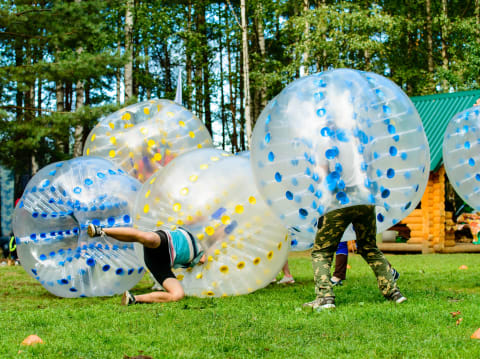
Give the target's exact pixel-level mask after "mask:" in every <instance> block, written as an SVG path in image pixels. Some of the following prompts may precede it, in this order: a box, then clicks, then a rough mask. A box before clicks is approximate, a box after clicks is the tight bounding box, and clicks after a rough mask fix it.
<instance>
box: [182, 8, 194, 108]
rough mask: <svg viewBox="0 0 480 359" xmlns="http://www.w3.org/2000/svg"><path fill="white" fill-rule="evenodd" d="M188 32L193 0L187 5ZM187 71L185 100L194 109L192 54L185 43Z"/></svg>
mask: <svg viewBox="0 0 480 359" xmlns="http://www.w3.org/2000/svg"><path fill="white" fill-rule="evenodd" d="M187 11H188V13H187V33H188V34H189V35H190V34H191V31H192V2H191V1H189V2H188V6H187ZM185 72H186V75H187V91H186V99H185V100H184V102H185V106H186V107H187V108H188V109H189V110H191V109H192V54H191V52H190V50H189V45H188V44H187V43H186V44H185Z"/></svg>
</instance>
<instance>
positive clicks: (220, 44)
mask: <svg viewBox="0 0 480 359" xmlns="http://www.w3.org/2000/svg"><path fill="white" fill-rule="evenodd" d="M225 8H226V7H225ZM225 15H226V14H225ZM226 16H227V15H226ZM218 18H219V19H220V22H221V20H222V18H223V16H222V5H219V14H218ZM222 39H223V33H222V32H221V33H220V34H219V37H218V52H219V53H220V117H221V119H222V150H225V127H226V122H227V121H226V118H225V94H224V89H223V83H224V81H225V80H224V75H223V41H222Z"/></svg>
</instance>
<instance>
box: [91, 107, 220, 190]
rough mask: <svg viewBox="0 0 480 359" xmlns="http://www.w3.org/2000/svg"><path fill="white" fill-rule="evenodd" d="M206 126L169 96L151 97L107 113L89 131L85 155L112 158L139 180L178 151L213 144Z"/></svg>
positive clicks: (145, 177) (160, 166) (182, 151)
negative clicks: (163, 98)
mask: <svg viewBox="0 0 480 359" xmlns="http://www.w3.org/2000/svg"><path fill="white" fill-rule="evenodd" d="M212 146H213V143H212V137H211V136H210V133H209V132H208V130H207V128H206V127H205V125H204V124H203V122H202V121H200V120H199V119H198V118H197V117H196V116H195V115H194V114H193V113H191V112H190V111H188V110H187V109H186V108H185V107H183V106H181V105H179V104H177V103H175V102H173V101H170V100H158V99H157V100H148V101H144V102H140V103H137V104H134V105H131V106H127V107H125V108H123V109H121V110H120V111H117V112H115V113H112V114H111V115H108V116H107V117H105V118H104V119H102V120H101V121H100V122H99V123H98V124H97V125H96V126H95V128H94V129H93V130H92V131H91V132H90V134H89V135H88V137H87V140H86V142H85V146H84V150H83V155H84V156H99V157H103V158H106V159H109V160H111V161H113V162H114V163H115V164H116V165H117V166H120V167H121V168H123V169H124V170H125V171H126V172H128V173H129V174H130V175H132V176H133V177H135V178H137V179H138V180H139V181H140V182H144V181H145V180H146V179H147V178H149V177H150V176H151V175H152V173H154V172H155V171H156V170H157V169H159V168H162V167H164V166H165V165H166V164H167V163H169V162H170V161H171V160H172V159H174V158H175V157H176V156H178V155H179V154H182V153H185V152H188V151H192V150H196V149H199V148H206V147H212Z"/></svg>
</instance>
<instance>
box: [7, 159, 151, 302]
mask: <svg viewBox="0 0 480 359" xmlns="http://www.w3.org/2000/svg"><path fill="white" fill-rule="evenodd" d="M139 189H140V183H139V182H138V181H137V180H135V179H134V178H132V177H130V176H128V175H127V174H126V173H125V172H123V171H121V170H119V169H118V168H115V167H114V165H113V164H112V163H111V162H110V161H108V160H104V159H101V158H96V157H88V158H86V157H79V158H76V159H73V160H70V161H66V162H60V163H54V164H51V165H48V166H46V167H45V168H43V169H41V170H40V171H39V172H38V173H37V174H36V175H35V176H34V177H33V178H32V179H31V181H30V182H29V183H28V185H27V187H26V189H25V191H24V194H23V196H22V198H21V204H22V205H21V206H19V208H18V209H17V211H16V212H15V218H14V233H15V236H16V238H17V249H18V253H19V257H20V260H21V263H22V265H23V266H24V267H25V269H26V270H27V271H28V272H29V273H30V274H31V275H32V276H33V277H34V278H35V279H36V280H38V281H39V282H40V283H41V284H42V285H43V286H44V287H45V288H46V289H47V290H48V291H50V292H51V293H53V294H55V295H57V296H61V297H90V296H105V295H113V294H118V293H121V292H123V291H124V290H127V289H129V288H131V287H132V286H133V285H135V284H136V283H137V282H138V281H139V280H140V279H141V277H142V275H143V269H142V270H141V271H140V272H138V271H137V270H138V269H140V268H141V264H140V263H141V262H140V261H139V259H138V258H137V255H136V254H135V250H134V246H133V244H132V243H121V242H117V241H116V240H114V239H113V238H109V237H96V238H90V237H89V236H88V235H87V233H86V229H87V227H88V224H89V223H94V224H97V225H100V226H102V227H115V226H132V219H131V214H132V210H133V205H134V201H135V197H136V193H137V192H138V190H139ZM117 243H121V245H117ZM125 263H129V266H130V267H129V268H128V269H127V268H126V267H125Z"/></svg>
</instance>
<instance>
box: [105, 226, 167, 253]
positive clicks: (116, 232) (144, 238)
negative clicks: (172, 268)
mask: <svg viewBox="0 0 480 359" xmlns="http://www.w3.org/2000/svg"><path fill="white" fill-rule="evenodd" d="M103 231H104V232H105V234H106V235H107V236H109V237H112V238H115V239H117V240H119V241H121V242H138V243H141V244H143V245H144V246H145V247H148V248H157V247H158V246H160V237H159V235H158V234H156V233H155V232H144V231H140V230H138V229H135V228H131V227H113V228H103Z"/></svg>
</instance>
